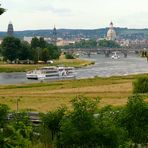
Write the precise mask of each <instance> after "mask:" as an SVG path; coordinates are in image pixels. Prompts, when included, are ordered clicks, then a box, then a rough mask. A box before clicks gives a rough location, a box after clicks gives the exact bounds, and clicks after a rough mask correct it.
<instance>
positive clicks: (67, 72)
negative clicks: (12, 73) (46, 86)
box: [26, 66, 76, 80]
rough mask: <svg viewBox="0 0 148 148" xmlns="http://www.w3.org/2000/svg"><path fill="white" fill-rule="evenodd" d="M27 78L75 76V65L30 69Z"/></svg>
mask: <svg viewBox="0 0 148 148" xmlns="http://www.w3.org/2000/svg"><path fill="white" fill-rule="evenodd" d="M26 77H27V79H36V80H38V79H43V80H44V79H66V78H67V79H70V78H75V77H76V74H75V72H74V67H56V66H50V67H42V68H40V69H38V70H32V71H28V72H27V73H26Z"/></svg>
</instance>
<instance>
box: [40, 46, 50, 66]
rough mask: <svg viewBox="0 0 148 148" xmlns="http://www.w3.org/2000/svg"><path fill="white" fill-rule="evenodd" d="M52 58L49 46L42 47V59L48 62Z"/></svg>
mask: <svg viewBox="0 0 148 148" xmlns="http://www.w3.org/2000/svg"><path fill="white" fill-rule="evenodd" d="M49 58H50V55H49V50H48V49H47V48H44V49H42V58H41V59H42V60H43V61H44V62H45V63H46V62H47V61H48V60H49Z"/></svg>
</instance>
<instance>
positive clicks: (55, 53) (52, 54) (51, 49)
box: [47, 44, 61, 60]
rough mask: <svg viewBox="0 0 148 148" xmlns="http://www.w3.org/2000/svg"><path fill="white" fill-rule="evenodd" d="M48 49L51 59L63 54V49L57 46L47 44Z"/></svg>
mask: <svg viewBox="0 0 148 148" xmlns="http://www.w3.org/2000/svg"><path fill="white" fill-rule="evenodd" d="M47 49H48V51H49V60H52V59H59V56H60V55H61V50H60V49H59V48H58V47H57V46H54V45H52V44H49V45H48V46H47Z"/></svg>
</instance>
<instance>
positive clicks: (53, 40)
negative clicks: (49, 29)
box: [52, 25, 57, 45]
mask: <svg viewBox="0 0 148 148" xmlns="http://www.w3.org/2000/svg"><path fill="white" fill-rule="evenodd" d="M52 43H53V45H56V44H57V30H56V27H55V25H54V28H53V34H52Z"/></svg>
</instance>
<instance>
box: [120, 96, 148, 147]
mask: <svg viewBox="0 0 148 148" xmlns="http://www.w3.org/2000/svg"><path fill="white" fill-rule="evenodd" d="M147 123H148V103H146V102H144V100H143V99H142V98H141V97H140V96H139V95H134V96H131V97H129V99H128V103H127V105H126V107H125V108H124V109H123V111H122V112H121V113H120V118H119V124H120V126H122V127H124V128H125V129H126V130H127V131H128V135H129V138H130V139H131V140H132V141H133V142H134V143H136V144H138V143H140V144H143V143H147V141H148V124H147Z"/></svg>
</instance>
